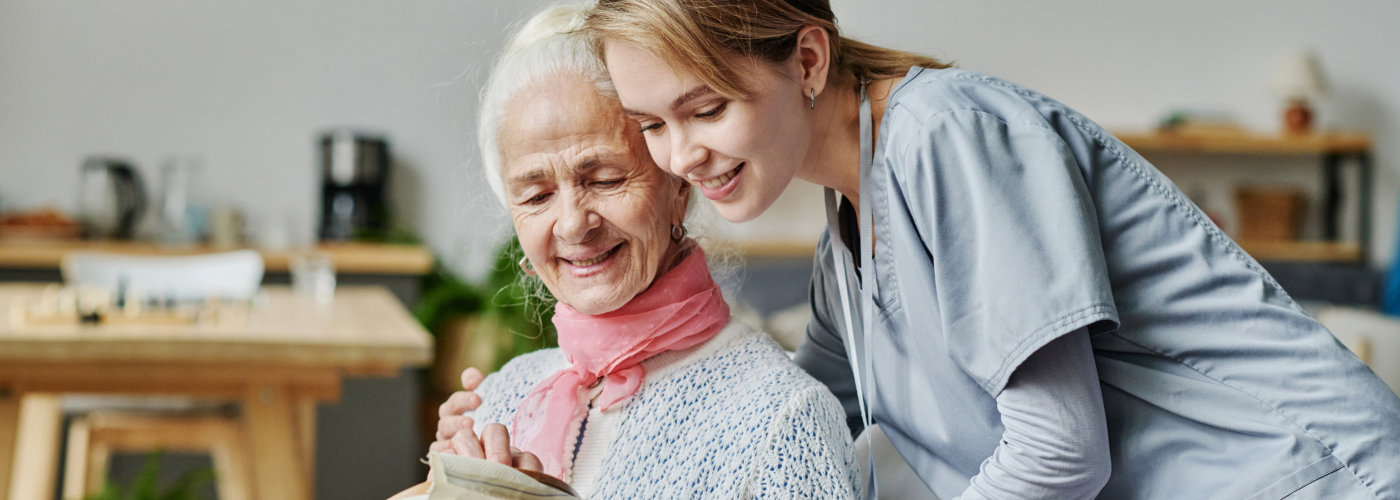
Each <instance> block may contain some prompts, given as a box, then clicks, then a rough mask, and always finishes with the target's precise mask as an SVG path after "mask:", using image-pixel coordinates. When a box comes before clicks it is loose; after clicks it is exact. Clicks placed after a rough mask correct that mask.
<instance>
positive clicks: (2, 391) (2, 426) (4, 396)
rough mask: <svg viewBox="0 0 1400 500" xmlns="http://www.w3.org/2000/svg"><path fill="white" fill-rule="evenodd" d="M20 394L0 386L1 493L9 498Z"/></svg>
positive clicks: (17, 431) (17, 429)
mask: <svg viewBox="0 0 1400 500" xmlns="http://www.w3.org/2000/svg"><path fill="white" fill-rule="evenodd" d="M19 399H20V394H19V392H18V391H15V390H13V389H11V388H9V387H4V386H0V493H5V494H6V495H5V497H6V498H9V492H10V472H11V471H10V468H11V467H13V466H14V463H15V460H14V458H15V436H18V435H19Z"/></svg>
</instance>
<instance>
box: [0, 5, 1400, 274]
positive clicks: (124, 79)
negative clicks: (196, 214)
mask: <svg viewBox="0 0 1400 500" xmlns="http://www.w3.org/2000/svg"><path fill="white" fill-rule="evenodd" d="M543 3H544V2H541V1H537V0H531V1H521V2H486V1H449V0H416V1H411V2H392V1H387V0H335V1H332V0H303V1H296V2H272V1H265V0H263V1H252V2H217V3H216V2H181V1H175V0H130V1H121V2H63V1H58V2H53V1H43V0H5V1H4V2H0V204H3V206H4V207H5V208H29V207H33V206H36V205H40V204H45V203H51V204H56V205H59V206H61V207H65V208H70V209H71V208H72V207H73V206H74V199H75V198H76V178H77V168H78V164H79V162H80V161H81V159H82V158H83V157H84V156H85V155H88V154H93V153H115V154H121V155H125V156H129V157H131V158H132V159H134V160H136V161H137V162H139V163H140V164H141V166H142V167H143V168H144V172H145V173H146V174H147V180H148V182H149V183H150V184H152V185H154V184H156V180H157V179H156V177H157V174H158V167H159V164H160V162H161V160H162V159H163V158H164V157H165V156H166V155H169V154H175V153H197V154H199V155H201V156H202V157H203V159H204V162H205V164H206V169H207V172H206V178H205V181H206V185H207V186H208V190H209V198H210V199H211V200H212V201H215V202H230V203H236V204H238V205H240V206H242V207H243V208H244V209H245V210H247V211H249V212H251V215H253V218H254V219H255V221H265V220H267V219H268V218H273V217H275V218H278V219H285V220H287V221H289V223H290V224H292V225H293V227H295V228H296V229H297V231H298V232H300V233H301V234H302V235H303V236H306V235H309V234H310V233H311V231H312V228H314V221H313V219H314V218H315V216H316V203H317V201H316V198H317V194H316V187H317V186H316V182H317V177H316V176H317V174H316V172H315V170H314V165H315V159H316V156H315V149H314V147H313V143H312V140H313V138H314V135H315V133H316V132H317V131H318V130H321V129H322V128H324V127H327V126H335V125H351V126H359V127H366V128H370V129H375V130H380V131H384V132H385V133H387V134H388V136H389V137H390V139H391V141H392V145H393V147H394V152H395V154H396V156H397V157H398V160H399V163H400V164H401V165H400V166H401V167H403V168H402V169H401V171H400V174H401V175H399V176H398V177H397V178H396V179H395V181H396V182H397V186H396V187H395V190H394V191H395V193H394V194H395V195H396V196H397V203H398V205H399V206H400V209H399V214H400V216H401V217H403V218H405V219H407V220H408V222H409V225H410V226H411V227H412V228H413V229H415V230H416V231H417V232H419V234H421V235H422V236H423V237H424V238H425V239H426V240H427V241H428V242H429V243H430V244H431V245H432V246H433V247H434V248H435V249H436V250H437V251H438V253H439V254H441V255H443V256H444V257H446V258H448V259H449V261H451V262H452V263H453V264H454V265H455V266H457V267H459V268H474V269H479V268H480V267H481V264H480V261H479V259H475V260H474V259H473V258H472V256H481V255H486V254H488V253H489V250H490V249H491V247H493V246H494V245H495V242H496V241H497V240H498V239H499V237H500V235H502V234H504V233H503V231H502V223H503V221H504V219H503V218H502V217H501V216H500V214H499V211H498V210H496V209H495V208H494V206H493V205H492V204H491V203H490V202H488V201H487V200H486V199H485V198H484V196H485V186H484V183H482V182H480V181H479V180H478V179H477V178H476V174H475V166H476V160H475V158H476V154H477V153H476V150H475V148H474V147H473V145H472V137H473V135H472V134H473V129H474V126H473V116H474V115H475V111H476V110H475V99H476V92H477V87H478V84H479V82H480V81H481V73H482V72H483V71H484V68H485V67H486V66H487V65H488V64H489V61H490V57H492V56H493V55H494V54H495V53H496V51H497V50H499V47H500V45H501V43H502V37H503V33H505V32H506V31H507V30H508V24H509V23H511V22H512V21H517V20H519V19H520V18H522V17H524V16H526V15H527V14H528V13H529V12H532V11H533V10H534V9H535V8H536V7H538V6H540V5H543ZM834 4H835V5H834V7H835V9H836V12H837V15H838V16H839V17H840V18H841V23H842V26H843V27H844V28H845V29H846V30H847V31H848V32H849V33H850V34H852V35H854V36H856V37H858V38H862V39H865V40H867V41H871V42H875V43H880V44H884V45H889V46H894V47H900V48H905V49H909V50H914V51H920V52H924V53H928V54H931V55H935V56H938V57H943V58H947V59H951V60H954V61H956V62H957V63H958V64H959V65H960V66H962V67H965V68H969V69H976V70H980V71H985V72H988V73H992V74H995V75H999V76H1002V77H1005V78H1008V79H1010V80H1013V81H1016V82H1019V83H1022V84H1024V85H1027V86H1030V87H1032V88H1035V89H1038V90H1041V91H1043V92H1045V93H1047V94H1049V95H1051V96H1054V97H1056V98H1057V99H1060V100H1061V101H1063V102H1065V103H1067V104H1069V105H1070V106H1072V107H1075V108H1077V109H1079V110H1080V111H1082V112H1084V113H1085V114H1086V115H1088V116H1089V117H1091V118H1094V119H1096V120H1098V121H1100V122H1101V123H1103V124H1105V125H1107V126H1109V127H1119V128H1123V127H1127V128H1147V127H1150V126H1151V125H1153V124H1154V123H1155V122H1156V121H1157V120H1158V119H1159V118H1160V117H1162V116H1163V115H1164V114H1165V113H1166V112H1167V111H1169V110H1171V109H1175V108H1189V109H1197V110H1211V111H1217V112H1226V113H1229V114H1231V115H1233V116H1235V117H1237V118H1238V119H1239V120H1241V121H1242V122H1243V123H1245V124H1246V125H1248V126H1251V127H1254V128H1259V129H1273V128H1276V125H1275V124H1276V122H1277V120H1276V116H1277V108H1276V106H1277V103H1276V102H1275V100H1274V99H1273V97H1272V96H1271V95H1270V94H1269V93H1268V87H1267V83H1266V82H1267V79H1268V77H1269V76H1270V74H1271V73H1272V71H1273V64H1274V62H1275V61H1276V59H1277V57H1278V56H1279V55H1280V53H1281V52H1282V51H1284V50H1286V49H1290V48H1293V47H1310V48H1312V49H1314V50H1316V51H1317V53H1318V54H1319V55H1320V56H1321V59H1322V62H1323V65H1324V67H1325V69H1326V71H1327V72H1328V75H1329V76H1330V77H1331V81H1332V84H1333V89H1334V92H1333V93H1332V96H1331V98H1330V100H1329V102H1328V103H1326V105H1325V107H1324V108H1323V109H1322V112H1321V121H1322V122H1323V124H1324V125H1331V126H1341V127H1345V128H1360V129H1364V130H1368V131H1370V132H1371V133H1372V134H1373V135H1374V137H1375V139H1376V145H1377V152H1376V165H1377V169H1378V170H1379V171H1380V172H1379V175H1378V182H1377V186H1376V190H1377V195H1378V196H1377V199H1376V201H1375V207H1374V208H1375V214H1376V216H1377V217H1376V221H1375V229H1376V230H1375V235H1376V237H1375V243H1374V245H1373V250H1374V251H1376V252H1377V253H1378V255H1377V256H1375V257H1374V260H1375V261H1376V262H1388V259H1389V255H1390V253H1391V241H1392V239H1393V231H1392V227H1393V225H1394V217H1393V214H1394V207H1395V196H1394V194H1393V193H1394V192H1395V191H1396V189H1395V187H1396V185H1397V179H1400V175H1397V174H1400V120H1397V116H1400V64H1397V63H1396V61H1395V59H1394V57H1393V56H1390V55H1388V54H1387V52H1389V51H1393V49H1394V48H1395V47H1400V32H1397V31H1396V30H1395V29H1394V22H1395V21H1394V20H1395V19H1397V18H1400V2H1388V1H1382V0H1337V1H1332V2H1316V1H1310V0H1276V1H1264V0H1235V1H1219V0H1215V1H1208V0H1182V1H1175V2H1162V1H1156V0H1119V1H1115V2H1089V1H1084V0H1059V1H1054V2H1040V1H1011V0H982V1H964V2H928V1H926V0H923V1H921V0H884V1H879V2H874V1H856V0H836V1H835V2H834ZM1174 162H1176V163H1181V165H1170V164H1169V163H1174ZM1161 163H1164V164H1162V165H1160V166H1162V167H1163V168H1164V170H1167V171H1168V173H1169V174H1170V173H1172V171H1173V170H1174V169H1195V170H1196V171H1198V172H1204V173H1203V174H1201V175H1206V176H1210V175H1217V174H1212V173H1211V172H1213V171H1216V170H1219V169H1220V168H1219V167H1221V166H1223V165H1225V163H1223V162H1221V161H1220V160H1219V159H1211V158H1182V159H1176V160H1172V161H1166V162H1161ZM1284 163H1286V164H1287V165H1288V167H1287V169H1288V170H1291V171H1292V172H1291V173H1290V174H1287V175H1288V176H1291V177H1294V178H1297V179H1299V180H1300V181H1302V182H1307V181H1310V180H1313V179H1316V178H1317V177H1318V174H1317V173H1316V172H1314V171H1312V170H1309V169H1311V168H1314V167H1313V162H1311V161H1296V160H1295V161H1287V162H1284ZM1260 172H1261V173H1263V174H1265V175H1271V174H1270V172H1271V170H1269V169H1263V170H1261V171H1260ZM1205 184H1206V185H1208V186H1209V187H1210V189H1213V190H1219V189H1223V188H1220V187H1219V183H1216V182H1206V183H1205ZM1227 196H1228V195H1227V194H1226V193H1225V192H1223V191H1221V192H1217V193H1214V194H1212V196H1211V197H1216V198H1219V203H1221V204H1225V203H1227V202H1228V198H1227ZM818 199H819V198H818ZM1208 202H1209V200H1208ZM803 211H804V212H808V213H810V214H813V215H814V216H815V217H820V213H821V209H820V206H819V205H818V206H815V207H811V209H810V211H806V210H803ZM819 221H820V219H817V223H816V224H814V225H812V227H820V223H819ZM806 222H809V223H810V222H811V221H806ZM1352 230H1354V228H1352Z"/></svg>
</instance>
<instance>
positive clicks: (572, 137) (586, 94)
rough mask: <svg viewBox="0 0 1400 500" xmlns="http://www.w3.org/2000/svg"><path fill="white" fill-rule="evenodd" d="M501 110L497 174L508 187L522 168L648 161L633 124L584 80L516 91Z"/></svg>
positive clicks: (614, 102)
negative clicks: (500, 164)
mask: <svg viewBox="0 0 1400 500" xmlns="http://www.w3.org/2000/svg"><path fill="white" fill-rule="evenodd" d="M505 110H506V113H505V118H504V120H503V121H502V127H501V133H500V135H501V140H500V145H501V156H502V160H503V165H502V172H501V174H502V176H503V177H504V178H505V179H506V180H507V181H508V182H509V181H510V180H511V179H513V178H515V177H518V176H520V175H524V173H523V172H519V170H522V169H539V168H555V169H557V168H560V167H573V168H578V167H583V166H596V165H597V164H599V163H603V164H627V166H628V167H631V165H632V164H635V163H638V160H640V159H642V158H645V159H649V156H647V155H646V150H645V144H644V142H643V141H642V138H641V133H640V130H639V128H638V125H637V123H636V122H635V121H633V120H631V119H629V118H628V117H627V116H626V115H624V114H623V112H622V107H621V105H620V104H618V102H617V100H615V99H612V98H609V97H606V96H603V95H601V94H600V93H599V92H598V90H597V87H596V86H595V85H593V84H592V83H591V82H589V81H588V80H586V79H584V78H563V77H559V78H553V79H549V80H546V81H544V82H542V83H539V84H535V85H531V86H529V87H526V88H524V89H521V90H520V91H519V92H517V93H516V94H515V96H514V97H513V98H512V99H511V100H510V101H508V103H507V105H506V108H505ZM637 156H640V157H641V158H636V157H637Z"/></svg>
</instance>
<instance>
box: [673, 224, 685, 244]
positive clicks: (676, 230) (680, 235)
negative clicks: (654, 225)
mask: <svg viewBox="0 0 1400 500" xmlns="http://www.w3.org/2000/svg"><path fill="white" fill-rule="evenodd" d="M683 239H685V226H682V225H680V224H673V225H671V241H676V242H679V241H681V240H683Z"/></svg>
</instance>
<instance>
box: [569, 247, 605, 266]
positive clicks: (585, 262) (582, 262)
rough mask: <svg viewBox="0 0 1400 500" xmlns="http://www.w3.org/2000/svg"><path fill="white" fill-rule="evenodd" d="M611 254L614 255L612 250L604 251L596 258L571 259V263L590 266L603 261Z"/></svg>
mask: <svg viewBox="0 0 1400 500" xmlns="http://www.w3.org/2000/svg"><path fill="white" fill-rule="evenodd" d="M609 255H612V251H611V250H609V251H606V252H603V253H601V254H599V255H598V256H597V257H594V258H591V259H588V260H571V261H569V263H571V264H573V265H575V266H579V267H588V266H591V265H593V264H597V263H599V262H602V261H603V259H606V258H608V256H609Z"/></svg>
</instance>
